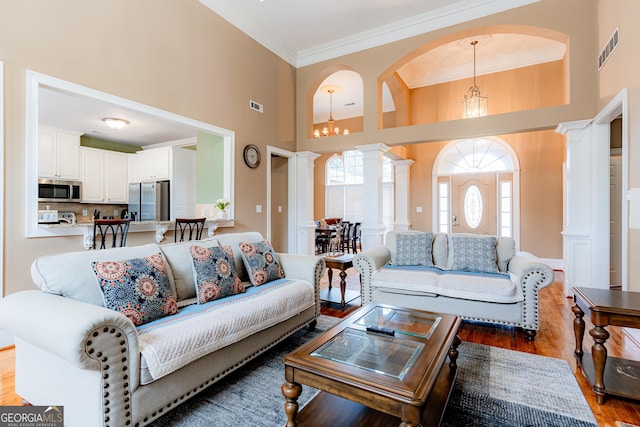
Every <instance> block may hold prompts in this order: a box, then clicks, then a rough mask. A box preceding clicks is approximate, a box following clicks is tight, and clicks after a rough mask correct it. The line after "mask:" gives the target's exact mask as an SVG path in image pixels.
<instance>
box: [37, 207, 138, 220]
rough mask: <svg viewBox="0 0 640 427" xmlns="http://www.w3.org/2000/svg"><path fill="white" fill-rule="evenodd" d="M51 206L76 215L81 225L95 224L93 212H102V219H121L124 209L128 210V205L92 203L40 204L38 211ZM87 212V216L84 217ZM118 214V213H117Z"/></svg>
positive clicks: (52, 208)
mask: <svg viewBox="0 0 640 427" xmlns="http://www.w3.org/2000/svg"><path fill="white" fill-rule="evenodd" d="M47 206H49V209H51V210H57V211H58V212H73V213H75V214H76V221H77V222H79V223H83V222H93V212H94V211H96V210H98V211H100V218H104V217H105V216H113V217H115V218H120V214H121V213H122V211H123V210H124V209H128V205H107V204H91V203H49V202H38V209H39V210H45V209H47ZM84 211H86V214H87V215H86V216H84V215H82V214H83V213H84ZM116 212H117V213H116Z"/></svg>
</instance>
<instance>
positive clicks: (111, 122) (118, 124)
mask: <svg viewBox="0 0 640 427" xmlns="http://www.w3.org/2000/svg"><path fill="white" fill-rule="evenodd" d="M102 121H103V122H104V124H105V125H107V126H109V127H110V128H111V129H114V130H118V129H122V128H123V127H125V126H126V125H128V124H129V122H128V121H127V120H125V119H115V118H110V117H107V118H104V119H102Z"/></svg>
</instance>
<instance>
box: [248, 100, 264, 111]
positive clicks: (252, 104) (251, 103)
mask: <svg viewBox="0 0 640 427" xmlns="http://www.w3.org/2000/svg"><path fill="white" fill-rule="evenodd" d="M249 108H251V109H252V110H256V111H257V112H258V113H264V107H263V106H262V104H260V103H258V102H256V101H252V100H249Z"/></svg>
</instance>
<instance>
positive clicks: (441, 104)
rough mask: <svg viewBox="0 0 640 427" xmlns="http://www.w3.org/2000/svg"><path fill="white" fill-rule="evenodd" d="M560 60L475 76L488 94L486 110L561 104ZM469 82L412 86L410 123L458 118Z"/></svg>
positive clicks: (468, 80) (497, 110)
mask: <svg viewBox="0 0 640 427" xmlns="http://www.w3.org/2000/svg"><path fill="white" fill-rule="evenodd" d="M562 64H563V61H554V62H547V63H544V64H540V65H534V66H530V67H522V68H517V69H515V70H509V71H503V72H501V73H493V74H486V75H482V76H479V77H477V79H476V81H477V84H478V86H479V87H480V90H481V93H482V95H483V96H485V95H487V96H489V114H503V113H508V112H510V111H523V110H532V109H534V108H544V107H551V106H555V105H562V104H564V103H565V102H566V100H565V97H564V90H563V88H564V77H563V65H562ZM523 82H526V84H523ZM471 85H473V79H472V78H470V79H464V80H456V81H454V82H448V83H441V84H437V85H432V86H425V87H422V88H417V89H412V90H411V101H410V111H411V113H410V116H411V123H412V124H414V125H415V124H422V123H433V122H438V121H445V120H455V119H458V118H460V117H461V114H462V105H461V100H462V98H463V96H464V95H468V94H469V87H470V86H471Z"/></svg>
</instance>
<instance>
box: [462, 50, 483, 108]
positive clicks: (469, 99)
mask: <svg viewBox="0 0 640 427" xmlns="http://www.w3.org/2000/svg"><path fill="white" fill-rule="evenodd" d="M477 44H478V41H477V40H474V41H472V42H471V46H473V86H471V87H470V88H469V92H470V93H471V95H470V96H467V95H465V96H464V99H463V100H462V108H463V110H462V117H463V118H465V119H466V118H469V117H481V116H486V115H487V112H488V111H489V98H488V97H486V96H482V95H480V88H479V87H478V86H477V85H476V45H477Z"/></svg>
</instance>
